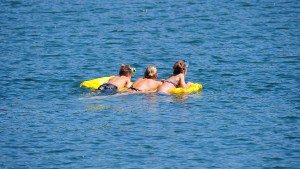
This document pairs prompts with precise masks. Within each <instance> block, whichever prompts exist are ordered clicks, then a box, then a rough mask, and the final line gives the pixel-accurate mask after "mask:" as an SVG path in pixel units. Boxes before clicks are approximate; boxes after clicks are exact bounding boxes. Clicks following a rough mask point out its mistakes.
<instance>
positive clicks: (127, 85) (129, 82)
mask: <svg viewBox="0 0 300 169" xmlns="http://www.w3.org/2000/svg"><path fill="white" fill-rule="evenodd" d="M130 86H131V81H130V79H129V78H128V80H127V81H126V87H127V88H130Z"/></svg>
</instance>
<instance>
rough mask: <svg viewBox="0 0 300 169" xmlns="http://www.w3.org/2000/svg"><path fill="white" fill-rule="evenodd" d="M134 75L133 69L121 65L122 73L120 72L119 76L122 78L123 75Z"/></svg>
mask: <svg viewBox="0 0 300 169" xmlns="http://www.w3.org/2000/svg"><path fill="white" fill-rule="evenodd" d="M132 73H133V70H132V68H131V67H130V66H129V65H127V64H122V65H121V68H120V71H119V75H120V76H122V75H127V74H129V75H131V74H132Z"/></svg>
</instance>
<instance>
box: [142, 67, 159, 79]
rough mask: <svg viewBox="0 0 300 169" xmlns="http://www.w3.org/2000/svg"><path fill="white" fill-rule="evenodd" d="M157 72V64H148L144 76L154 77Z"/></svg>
mask: <svg viewBox="0 0 300 169" xmlns="http://www.w3.org/2000/svg"><path fill="white" fill-rule="evenodd" d="M156 74H157V69H156V67H155V66H148V67H147V68H146V71H145V73H144V77H145V78H152V77H153V76H155V75H156Z"/></svg>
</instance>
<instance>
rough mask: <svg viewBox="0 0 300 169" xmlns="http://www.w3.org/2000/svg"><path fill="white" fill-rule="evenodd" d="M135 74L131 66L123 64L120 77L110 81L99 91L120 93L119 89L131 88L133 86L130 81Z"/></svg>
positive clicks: (100, 87) (99, 88)
mask: <svg viewBox="0 0 300 169" xmlns="http://www.w3.org/2000/svg"><path fill="white" fill-rule="evenodd" d="M133 72H134V70H133V68H131V67H130V65H127V64H122V65H121V68H120V71H119V76H115V77H113V78H111V79H109V80H108V81H107V82H106V83H104V84H102V85H101V86H99V87H98V90H101V91H113V92H118V89H120V88H124V87H126V88H129V87H130V86H131V81H130V79H131V76H132V73H133Z"/></svg>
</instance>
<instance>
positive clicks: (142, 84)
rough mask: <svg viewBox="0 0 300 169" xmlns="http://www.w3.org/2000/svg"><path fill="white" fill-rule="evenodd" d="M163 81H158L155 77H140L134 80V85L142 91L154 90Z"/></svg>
mask: <svg viewBox="0 0 300 169" xmlns="http://www.w3.org/2000/svg"><path fill="white" fill-rule="evenodd" d="M161 84H162V82H160V81H156V80H153V79H147V78H139V79H138V80H136V81H135V82H134V84H133V85H132V87H133V88H135V89H138V90H141V91H154V90H156V89H157V88H158V87H159V86H160V85H161Z"/></svg>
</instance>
